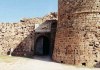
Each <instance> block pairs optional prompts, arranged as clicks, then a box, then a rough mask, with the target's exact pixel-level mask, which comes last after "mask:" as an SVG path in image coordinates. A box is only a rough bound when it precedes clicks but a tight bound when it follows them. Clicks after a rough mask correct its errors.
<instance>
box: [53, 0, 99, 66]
mask: <svg viewBox="0 0 100 70" xmlns="http://www.w3.org/2000/svg"><path fill="white" fill-rule="evenodd" d="M58 5H59V11H58V26H57V32H56V39H55V48H54V53H53V60H55V61H57V62H61V63H66V64H72V65H78V66H88V67H97V66H98V65H99V66H100V1H99V0H59V2H58Z"/></svg>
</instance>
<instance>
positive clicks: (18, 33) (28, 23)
mask: <svg viewBox="0 0 100 70" xmlns="http://www.w3.org/2000/svg"><path fill="white" fill-rule="evenodd" d="M53 19H55V20H56V19H57V14H56V13H50V14H49V15H46V16H44V17H42V18H30V19H22V20H20V22H18V23H1V24H0V55H10V53H11V55H13V56H26V57H30V56H33V54H34V52H32V48H34V37H35V36H34V34H35V30H34V29H35V24H42V23H44V22H45V21H46V20H53ZM11 51H12V52H11Z"/></svg>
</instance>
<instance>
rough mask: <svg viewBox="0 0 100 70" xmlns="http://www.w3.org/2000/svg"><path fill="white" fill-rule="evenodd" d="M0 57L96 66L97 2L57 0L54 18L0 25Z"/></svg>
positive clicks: (99, 59) (99, 37)
mask: <svg viewBox="0 0 100 70" xmlns="http://www.w3.org/2000/svg"><path fill="white" fill-rule="evenodd" d="M57 18H58V19H57ZM57 21H58V23H57ZM56 27H57V28H56ZM0 55H13V56H25V57H31V56H35V55H40V56H41V55H49V56H50V57H51V58H52V59H53V60H54V61H56V62H60V63H65V64H71V65H78V66H88V67H100V0H58V16H57V14H56V13H51V14H50V15H47V16H44V17H43V18H34V19H24V20H21V22H19V23H13V24H4V23H2V24H0Z"/></svg>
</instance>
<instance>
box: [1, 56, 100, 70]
mask: <svg viewBox="0 0 100 70" xmlns="http://www.w3.org/2000/svg"><path fill="white" fill-rule="evenodd" d="M0 70H100V69H96V68H95V69H93V68H83V67H82V68H79V67H75V66H70V65H64V64H60V63H56V62H52V61H51V60H50V59H49V58H48V57H42V58H39V57H37V56H36V57H34V59H30V58H22V57H11V56H0Z"/></svg>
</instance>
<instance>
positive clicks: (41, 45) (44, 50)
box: [35, 36, 50, 56]
mask: <svg viewBox="0 0 100 70" xmlns="http://www.w3.org/2000/svg"><path fill="white" fill-rule="evenodd" d="M35 55H38V56H49V55H50V41H49V39H48V37H45V36H40V37H38V38H37V40H36V45H35Z"/></svg>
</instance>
